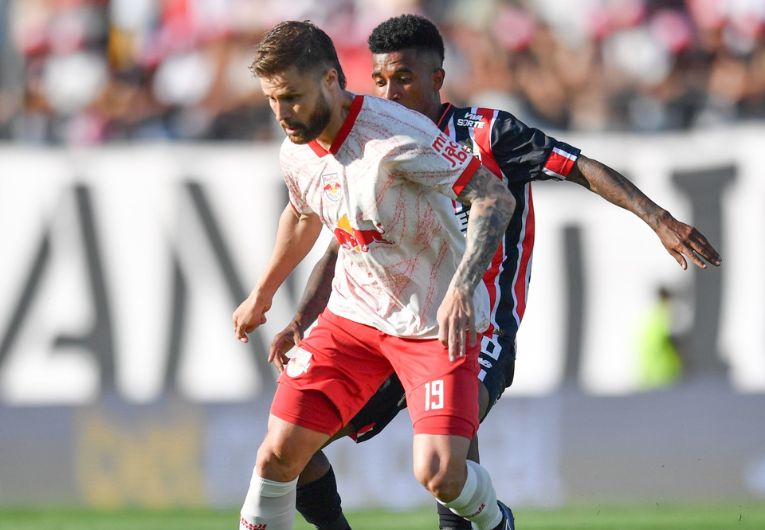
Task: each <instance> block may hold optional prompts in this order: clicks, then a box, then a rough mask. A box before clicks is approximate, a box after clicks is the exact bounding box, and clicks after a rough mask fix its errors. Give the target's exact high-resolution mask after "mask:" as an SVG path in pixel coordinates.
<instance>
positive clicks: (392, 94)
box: [385, 83, 401, 101]
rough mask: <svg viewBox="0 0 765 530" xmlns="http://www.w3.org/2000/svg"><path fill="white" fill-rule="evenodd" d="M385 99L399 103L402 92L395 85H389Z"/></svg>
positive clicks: (386, 88)
mask: <svg viewBox="0 0 765 530" xmlns="http://www.w3.org/2000/svg"><path fill="white" fill-rule="evenodd" d="M385 99H388V100H390V101H398V100H399V99H401V91H400V90H399V87H398V86H396V84H395V83H388V84H387V85H385Z"/></svg>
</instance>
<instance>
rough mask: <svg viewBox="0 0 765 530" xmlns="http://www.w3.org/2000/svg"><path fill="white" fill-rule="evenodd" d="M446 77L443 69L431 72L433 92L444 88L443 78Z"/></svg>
mask: <svg viewBox="0 0 765 530" xmlns="http://www.w3.org/2000/svg"><path fill="white" fill-rule="evenodd" d="M445 77H446V72H445V71H444V69H443V68H436V69H435V70H434V71H433V76H432V79H433V91H434V92H438V91H439V90H441V87H443V86H444V78H445Z"/></svg>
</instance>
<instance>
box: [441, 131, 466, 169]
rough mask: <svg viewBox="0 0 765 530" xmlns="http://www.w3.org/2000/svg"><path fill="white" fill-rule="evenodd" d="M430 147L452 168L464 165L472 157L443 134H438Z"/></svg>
mask: <svg viewBox="0 0 765 530" xmlns="http://www.w3.org/2000/svg"><path fill="white" fill-rule="evenodd" d="M431 147H432V148H433V149H434V150H435V152H436V153H438V154H439V155H441V156H442V157H443V158H444V159H446V160H447V161H448V162H449V163H450V164H451V166H452V168H456V167H457V166H460V165H462V164H464V162H465V161H466V160H467V159H468V157H469V156H472V155H470V153H468V152H467V151H465V150H464V149H462V148H461V147H460V146H459V144H457V143H456V142H453V141H452V140H451V139H450V138H449V137H448V136H446V135H445V134H444V133H439V135H438V136H436V138H435V139H434V140H433V143H432V144H431Z"/></svg>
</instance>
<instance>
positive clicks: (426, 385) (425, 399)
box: [382, 337, 480, 438]
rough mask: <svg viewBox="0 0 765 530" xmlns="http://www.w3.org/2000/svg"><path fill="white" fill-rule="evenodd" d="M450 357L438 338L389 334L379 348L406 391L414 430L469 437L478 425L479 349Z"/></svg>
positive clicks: (421, 432)
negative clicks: (450, 358) (456, 357)
mask: <svg viewBox="0 0 765 530" xmlns="http://www.w3.org/2000/svg"><path fill="white" fill-rule="evenodd" d="M479 347H480V346H479V345H478V344H476V345H475V346H474V347H472V348H468V351H467V353H466V355H465V357H462V358H460V359H458V360H456V361H450V360H449V354H448V350H447V349H446V348H445V347H444V346H443V345H442V344H441V343H440V342H439V341H438V340H411V339H402V338H399V337H388V338H387V339H386V340H385V342H384V346H383V348H382V351H383V354H384V355H385V356H386V357H388V359H389V360H390V362H391V364H392V365H393V368H394V370H395V372H396V375H398V377H399V379H401V384H402V385H403V387H404V390H405V391H406V401H407V406H408V408H409V415H410V417H411V419H412V425H413V427H414V432H415V433H416V434H440V435H458V436H463V437H466V438H472V437H473V435H475V431H476V429H477V428H478V378H477V374H478V362H477V358H478V350H479Z"/></svg>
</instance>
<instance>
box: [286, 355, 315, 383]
mask: <svg viewBox="0 0 765 530" xmlns="http://www.w3.org/2000/svg"><path fill="white" fill-rule="evenodd" d="M311 357H312V355H311V352H309V351H306V350H304V349H303V348H295V353H293V354H292V357H291V358H290V362H288V363H287V369H286V372H287V375H288V376H290V377H298V376H299V375H303V374H304V373H306V372H307V371H308V369H309V368H310V367H311Z"/></svg>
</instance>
